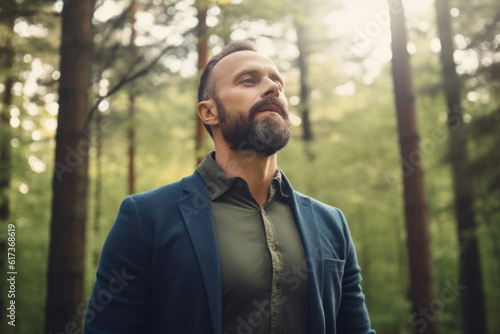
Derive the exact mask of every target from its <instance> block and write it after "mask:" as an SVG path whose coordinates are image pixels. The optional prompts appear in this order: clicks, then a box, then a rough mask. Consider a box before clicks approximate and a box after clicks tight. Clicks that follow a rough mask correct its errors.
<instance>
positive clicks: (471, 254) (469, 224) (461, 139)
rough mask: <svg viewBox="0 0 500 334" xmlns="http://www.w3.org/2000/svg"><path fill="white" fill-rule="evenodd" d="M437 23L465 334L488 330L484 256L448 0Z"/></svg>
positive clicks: (441, 2) (439, 6)
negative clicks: (480, 250) (481, 247)
mask: <svg viewBox="0 0 500 334" xmlns="http://www.w3.org/2000/svg"><path fill="white" fill-rule="evenodd" d="M435 5H436V12H437V24H438V32H439V38H440V41H441V63H442V66H443V87H444V92H445V95H446V103H447V107H448V128H449V130H450V132H449V133H450V137H449V138H450V139H449V145H450V148H449V159H450V163H451V169H452V179H453V193H454V196H455V201H454V204H455V216H456V220H457V228H458V240H459V242H458V243H459V247H460V274H459V282H460V284H461V285H464V286H466V287H467V288H466V289H465V290H464V291H463V294H462V316H463V319H464V333H465V334H473V333H474V334H483V333H486V313H485V310H484V297H483V280H482V272H481V259H480V254H479V247H478V238H477V222H476V215H475V209H474V195H473V186H472V181H471V178H470V177H468V172H467V169H468V166H469V157H468V152H467V132H466V127H465V123H464V120H463V112H462V106H461V102H460V100H461V98H460V94H461V83H460V79H459V77H458V75H457V72H456V69H455V61H454V59H453V53H454V51H455V49H454V47H453V35H452V31H451V24H450V14H449V13H450V10H449V6H448V1H447V0H436V3H435Z"/></svg>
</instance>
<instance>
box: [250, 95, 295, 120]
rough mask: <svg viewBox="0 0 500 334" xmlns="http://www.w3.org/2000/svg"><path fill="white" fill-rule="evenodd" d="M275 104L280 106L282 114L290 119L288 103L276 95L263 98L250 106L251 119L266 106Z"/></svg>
mask: <svg viewBox="0 0 500 334" xmlns="http://www.w3.org/2000/svg"><path fill="white" fill-rule="evenodd" d="M269 105H273V106H276V107H278V108H279V111H280V113H279V114H280V115H281V117H283V118H284V119H285V120H287V119H288V107H287V105H286V104H285V103H284V102H283V101H281V100H280V99H278V98H276V97H268V98H265V99H263V100H260V101H259V102H257V103H255V104H254V105H253V106H252V108H250V115H249V116H250V119H253V118H254V117H255V115H257V114H258V113H259V112H260V110H261V108H263V107H265V106H269Z"/></svg>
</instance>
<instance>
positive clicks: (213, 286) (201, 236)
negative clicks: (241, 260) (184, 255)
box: [177, 172, 222, 333]
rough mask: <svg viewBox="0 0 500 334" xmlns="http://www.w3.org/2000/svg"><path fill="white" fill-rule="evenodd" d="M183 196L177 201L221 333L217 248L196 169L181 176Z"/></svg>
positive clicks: (214, 327)
mask: <svg viewBox="0 0 500 334" xmlns="http://www.w3.org/2000/svg"><path fill="white" fill-rule="evenodd" d="M180 186H181V188H182V189H183V191H184V192H185V193H186V196H185V197H183V198H181V199H180V200H179V201H178V202H177V204H178V208H179V210H180V212H181V215H182V217H183V219H184V223H185V225H186V228H187V231H188V233H189V237H190V239H191V243H192V245H193V248H194V251H195V253H196V257H197V260H198V264H199V266H200V271H201V275H202V277H203V281H204V282H205V289H206V291H207V298H208V306H209V310H210V316H211V319H212V328H213V332H214V333H221V332H222V293H221V276H220V262H219V250H218V247H217V239H216V236H215V229H214V224H213V218H212V211H211V210H210V198H209V197H208V194H207V191H206V188H205V184H204V183H203V180H202V178H201V176H200V175H199V174H198V172H195V173H194V174H193V175H191V176H189V177H186V178H184V179H182V181H181V184H180Z"/></svg>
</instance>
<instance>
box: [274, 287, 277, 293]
mask: <svg viewBox="0 0 500 334" xmlns="http://www.w3.org/2000/svg"><path fill="white" fill-rule="evenodd" d="M274 294H275V295H277V294H278V288H277V287H274Z"/></svg>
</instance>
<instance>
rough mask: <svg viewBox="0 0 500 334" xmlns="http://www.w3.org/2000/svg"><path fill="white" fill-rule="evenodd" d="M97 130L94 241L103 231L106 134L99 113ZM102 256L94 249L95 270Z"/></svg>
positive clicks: (96, 119) (98, 250)
mask: <svg viewBox="0 0 500 334" xmlns="http://www.w3.org/2000/svg"><path fill="white" fill-rule="evenodd" d="M95 121H96V129H97V135H96V136H95V138H96V143H95V145H96V157H95V164H96V168H95V173H96V179H95V194H94V201H95V209H94V226H93V231H94V239H95V240H98V238H99V235H100V231H101V213H102V209H101V208H102V205H101V204H102V147H103V140H104V138H103V136H104V134H103V133H102V130H101V128H100V126H101V113H100V112H97V114H96V118H95ZM100 255H101V250H100V249H99V248H97V247H94V250H93V251H92V263H93V265H94V268H97V266H98V265H99V257H100Z"/></svg>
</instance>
